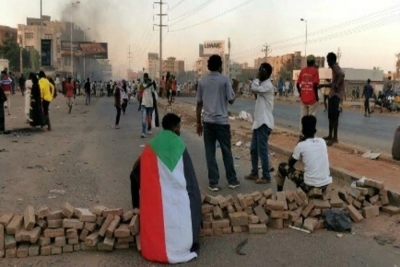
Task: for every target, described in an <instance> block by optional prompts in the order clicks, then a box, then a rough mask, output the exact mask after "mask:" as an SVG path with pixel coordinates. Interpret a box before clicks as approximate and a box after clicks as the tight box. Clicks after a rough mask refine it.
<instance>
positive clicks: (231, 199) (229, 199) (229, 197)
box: [225, 195, 233, 205]
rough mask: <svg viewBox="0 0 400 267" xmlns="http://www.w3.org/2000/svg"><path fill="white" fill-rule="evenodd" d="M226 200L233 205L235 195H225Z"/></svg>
mask: <svg viewBox="0 0 400 267" xmlns="http://www.w3.org/2000/svg"><path fill="white" fill-rule="evenodd" d="M225 199H226V201H228V205H233V196H232V195H227V196H225Z"/></svg>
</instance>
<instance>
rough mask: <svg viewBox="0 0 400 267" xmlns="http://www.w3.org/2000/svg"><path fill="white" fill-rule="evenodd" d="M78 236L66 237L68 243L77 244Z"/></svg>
mask: <svg viewBox="0 0 400 267" xmlns="http://www.w3.org/2000/svg"><path fill="white" fill-rule="evenodd" d="M78 244H79V237H73V238H68V245H78Z"/></svg>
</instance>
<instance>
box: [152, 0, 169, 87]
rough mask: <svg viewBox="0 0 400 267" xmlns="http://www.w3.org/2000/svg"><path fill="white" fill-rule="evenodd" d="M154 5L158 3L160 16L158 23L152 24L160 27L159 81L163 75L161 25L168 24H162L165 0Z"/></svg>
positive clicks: (155, 3)
mask: <svg viewBox="0 0 400 267" xmlns="http://www.w3.org/2000/svg"><path fill="white" fill-rule="evenodd" d="M154 5H159V6H160V14H157V16H159V17H160V24H154V26H157V27H159V28H160V77H159V83H161V82H160V81H161V78H162V75H163V70H162V65H163V59H162V58H163V57H162V48H163V47H162V46H163V40H162V38H163V36H162V34H163V27H167V26H168V25H164V24H163V17H164V16H167V14H166V13H163V5H166V3H165V2H163V0H160V2H154Z"/></svg>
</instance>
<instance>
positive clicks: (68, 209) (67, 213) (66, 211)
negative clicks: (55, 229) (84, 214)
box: [62, 202, 75, 219]
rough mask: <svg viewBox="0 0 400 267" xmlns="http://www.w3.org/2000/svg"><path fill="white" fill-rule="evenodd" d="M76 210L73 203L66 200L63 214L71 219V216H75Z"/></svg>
mask: <svg viewBox="0 0 400 267" xmlns="http://www.w3.org/2000/svg"><path fill="white" fill-rule="evenodd" d="M74 212H75V208H74V207H73V206H72V205H71V204H69V203H68V202H66V203H65V204H64V206H63V209H62V214H63V215H64V216H65V217H66V218H68V219H70V218H72V216H74Z"/></svg>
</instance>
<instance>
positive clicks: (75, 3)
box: [70, 0, 81, 78]
mask: <svg viewBox="0 0 400 267" xmlns="http://www.w3.org/2000/svg"><path fill="white" fill-rule="evenodd" d="M80 3H81V2H80V1H75V2H74V1H72V0H71V5H72V6H75V5H79V4H80ZM72 23H73V22H72V10H71V43H70V48H71V78H73V77H74V54H73V51H72V47H73V44H72V41H73V40H72Z"/></svg>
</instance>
